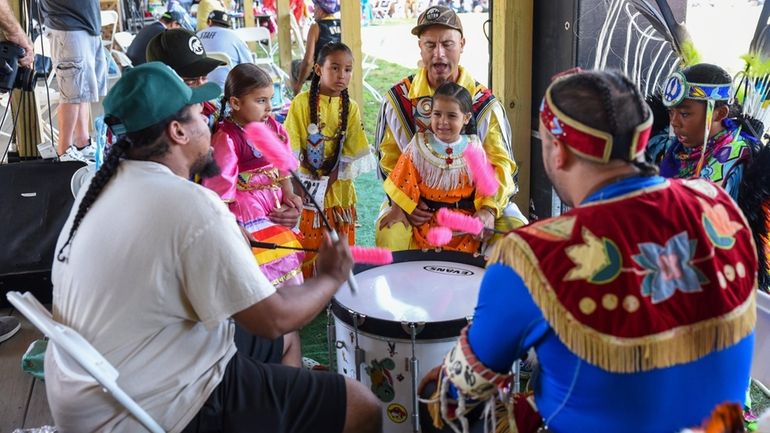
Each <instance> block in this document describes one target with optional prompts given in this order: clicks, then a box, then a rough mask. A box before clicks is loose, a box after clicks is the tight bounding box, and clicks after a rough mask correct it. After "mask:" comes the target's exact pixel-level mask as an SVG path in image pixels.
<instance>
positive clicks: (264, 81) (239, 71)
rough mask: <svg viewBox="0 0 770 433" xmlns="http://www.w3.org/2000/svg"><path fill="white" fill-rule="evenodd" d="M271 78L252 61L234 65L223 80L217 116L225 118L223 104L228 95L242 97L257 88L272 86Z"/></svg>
mask: <svg viewBox="0 0 770 433" xmlns="http://www.w3.org/2000/svg"><path fill="white" fill-rule="evenodd" d="M272 86H273V79H272V78H270V74H268V73H267V72H266V71H265V70H264V69H262V68H260V67H259V66H257V65H255V64H253V63H241V64H240V65H236V66H235V67H234V68H233V69H231V70H230V72H229V73H228V74H227V80H225V93H224V96H223V97H222V108H220V110H219V118H220V119H224V118H225V106H226V105H227V103H228V101H230V97H232V96H234V97H236V98H243V97H244V96H246V95H248V94H249V93H251V92H253V91H254V90H257V89H262V88H265V87H272Z"/></svg>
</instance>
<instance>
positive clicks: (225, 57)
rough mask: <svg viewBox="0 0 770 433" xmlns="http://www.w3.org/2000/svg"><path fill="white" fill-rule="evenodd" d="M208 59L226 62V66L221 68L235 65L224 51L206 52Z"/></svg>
mask: <svg viewBox="0 0 770 433" xmlns="http://www.w3.org/2000/svg"><path fill="white" fill-rule="evenodd" d="M206 57H211V58H212V59H217V60H219V61H221V62H225V64H224V65H222V66H220V68H225V67H228V66H230V65H232V64H233V60H232V59H231V58H230V56H229V55H228V54H227V53H225V52H222V51H206Z"/></svg>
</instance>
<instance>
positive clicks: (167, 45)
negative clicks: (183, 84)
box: [146, 29, 225, 78]
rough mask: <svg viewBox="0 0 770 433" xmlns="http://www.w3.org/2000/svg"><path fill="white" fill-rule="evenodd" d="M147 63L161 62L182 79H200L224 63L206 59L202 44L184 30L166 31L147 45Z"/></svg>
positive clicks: (193, 34) (209, 58) (192, 34)
mask: <svg viewBox="0 0 770 433" xmlns="http://www.w3.org/2000/svg"><path fill="white" fill-rule="evenodd" d="M146 54H147V61H148V62H163V63H165V64H167V65H168V66H171V69H173V70H174V71H176V73H177V74H179V76H181V77H184V78H193V77H202V76H204V75H208V74H209V72H211V71H213V70H214V69H216V68H218V67H219V66H224V65H225V62H223V61H221V60H217V59H214V58H211V57H206V50H205V49H204V48H203V43H202V42H201V40H200V39H198V37H197V36H195V33H192V32H190V31H189V30H185V29H168V30H164V31H163V32H161V33H159V34H158V35H157V36H155V37H154V38H152V39H151V40H150V43H149V44H147V52H146Z"/></svg>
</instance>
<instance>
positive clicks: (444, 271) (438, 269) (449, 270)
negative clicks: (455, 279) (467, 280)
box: [422, 265, 475, 277]
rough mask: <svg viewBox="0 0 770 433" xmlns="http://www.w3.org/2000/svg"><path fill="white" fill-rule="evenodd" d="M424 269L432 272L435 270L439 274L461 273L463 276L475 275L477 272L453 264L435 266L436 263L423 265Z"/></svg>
mask: <svg viewBox="0 0 770 433" xmlns="http://www.w3.org/2000/svg"><path fill="white" fill-rule="evenodd" d="M422 268H423V269H425V270H426V271H430V272H435V273H437V274H447V275H459V276H462V277H470V276H471V275H474V274H475V272H473V271H469V270H467V269H461V268H453V267H451V266H434V265H428V266H423V267H422Z"/></svg>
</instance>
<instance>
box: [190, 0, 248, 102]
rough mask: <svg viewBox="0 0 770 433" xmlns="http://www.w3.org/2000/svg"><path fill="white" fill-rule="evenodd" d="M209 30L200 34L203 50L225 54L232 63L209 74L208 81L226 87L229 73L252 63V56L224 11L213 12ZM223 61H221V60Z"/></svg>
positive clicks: (210, 16) (209, 21)
mask: <svg viewBox="0 0 770 433" xmlns="http://www.w3.org/2000/svg"><path fill="white" fill-rule="evenodd" d="M207 22H208V25H209V26H208V28H206V29H205V30H201V31H199V32H198V37H199V38H200V40H201V43H202V44H203V48H204V49H205V50H206V51H207V52H209V53H224V54H227V56H228V57H229V58H230V63H229V64H228V65H225V66H223V67H220V68H216V69H214V70H213V71H211V72H210V73H209V74H208V80H209V81H211V82H214V83H217V84H218V85H219V87H222V88H224V87H225V79H226V78H227V73H228V72H230V70H231V69H233V67H234V66H236V65H240V64H242V63H252V62H253V61H254V56H253V55H252V54H251V51H250V50H249V47H248V46H247V45H246V42H243V41H242V40H241V38H240V37H238V34H237V33H235V32H234V31H233V30H232V29H231V28H230V27H232V17H230V15H228V14H227V12H224V11H212V12H211V13H210V14H209V19H208V21H207ZM220 60H221V59H220Z"/></svg>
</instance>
